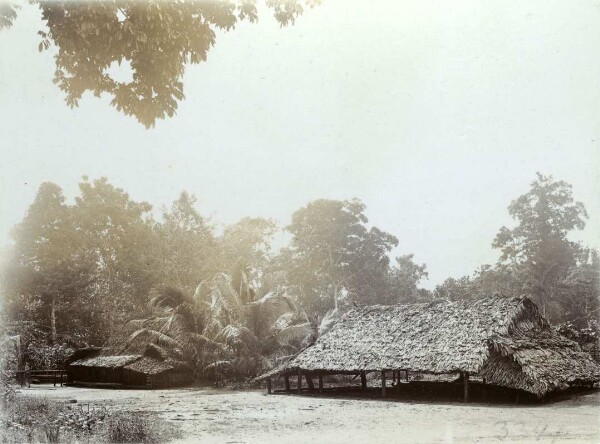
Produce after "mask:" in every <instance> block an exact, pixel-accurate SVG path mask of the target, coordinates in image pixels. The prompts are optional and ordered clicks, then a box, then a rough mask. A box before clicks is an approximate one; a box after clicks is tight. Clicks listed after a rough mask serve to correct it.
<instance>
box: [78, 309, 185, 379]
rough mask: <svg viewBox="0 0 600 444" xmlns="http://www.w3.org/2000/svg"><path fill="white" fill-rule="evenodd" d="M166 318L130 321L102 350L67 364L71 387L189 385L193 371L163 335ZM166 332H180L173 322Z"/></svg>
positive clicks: (179, 352)
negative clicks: (76, 385) (72, 383)
mask: <svg viewBox="0 0 600 444" xmlns="http://www.w3.org/2000/svg"><path fill="white" fill-rule="evenodd" d="M166 321H167V319H166V318H151V319H146V320H132V321H129V322H127V323H126V324H125V325H124V326H123V327H122V328H121V329H119V330H118V331H117V332H116V333H115V334H113V335H112V336H111V337H110V338H109V339H108V341H107V342H106V344H105V345H104V347H102V348H101V349H100V350H98V351H97V352H95V353H93V354H91V355H90V354H88V355H87V356H85V357H82V358H81V359H76V360H73V361H72V362H70V363H69V364H68V367H67V371H68V373H69V379H70V380H71V381H73V382H75V383H77V382H85V383H90V382H91V383H94V382H95V383H117V384H127V385H141V386H149V387H164V386H172V385H180V384H185V383H189V382H191V381H192V380H193V369H192V367H191V365H190V364H189V363H188V362H185V361H184V360H183V358H182V355H183V354H182V351H181V350H178V349H177V348H173V347H165V346H164V345H170V346H172V345H173V343H172V342H173V341H174V340H173V339H172V338H171V337H170V336H168V335H166V334H164V335H158V337H157V332H159V331H160V330H161V329H162V330H164V327H165V323H166ZM168 327H169V330H170V332H173V331H177V329H183V328H184V326H183V325H180V323H179V322H178V321H177V319H176V320H175V321H174V322H172V324H171V325H169V326H168Z"/></svg>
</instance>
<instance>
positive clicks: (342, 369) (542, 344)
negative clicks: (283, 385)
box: [260, 295, 599, 396]
mask: <svg viewBox="0 0 600 444" xmlns="http://www.w3.org/2000/svg"><path fill="white" fill-rule="evenodd" d="M298 370H301V371H304V372H323V373H358V372H360V371H380V370H408V371H411V372H420V373H434V374H444V373H445V374H447V373H459V372H468V373H470V374H479V375H480V376H483V377H486V379H487V381H488V382H489V383H492V384H496V385H503V386H506V387H512V388H516V389H522V390H526V391H529V392H531V393H533V394H535V395H537V396H543V395H544V394H546V393H548V392H550V391H554V390H560V389H564V388H567V387H568V386H570V385H574V384H580V383H582V384H586V383H590V382H594V381H596V380H597V379H598V376H599V370H598V366H597V364H596V363H595V362H594V361H593V359H592V358H591V357H590V355H589V354H587V353H585V352H583V351H582V350H581V348H580V347H579V345H577V344H576V343H575V342H573V341H571V340H569V339H567V338H564V337H562V336H560V335H559V334H557V333H556V332H554V331H553V330H552V329H551V328H550V326H549V325H548V323H547V322H546V320H545V319H544V318H543V317H542V316H541V315H540V313H539V311H538V309H537V307H536V305H535V304H534V303H533V302H532V301H531V300H530V299H528V298H526V297H522V298H505V297H502V296H500V295H494V296H492V297H489V298H485V299H479V300H465V301H457V302H450V301H439V302H432V303H429V304H413V305H396V306H382V305H376V306H367V307H359V308H356V309H354V310H351V311H350V312H348V313H347V314H346V315H344V316H343V317H342V318H341V319H340V320H339V321H338V322H337V323H336V324H335V325H334V326H333V328H332V329H331V330H330V331H329V332H328V333H326V334H325V335H323V336H322V337H321V338H319V339H318V340H317V341H316V342H315V343H314V345H312V346H311V347H308V348H307V349H305V350H304V351H303V352H301V353H300V354H298V356H296V357H295V358H294V359H291V360H290V361H289V362H287V363H286V364H285V366H283V367H279V368H276V369H273V370H271V371H270V372H268V373H266V374H265V375H263V376H261V377H260V378H261V379H264V378H267V377H270V376H273V375H275V374H281V373H295V372H297V371H298Z"/></svg>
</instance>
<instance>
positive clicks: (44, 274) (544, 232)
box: [1, 174, 600, 374]
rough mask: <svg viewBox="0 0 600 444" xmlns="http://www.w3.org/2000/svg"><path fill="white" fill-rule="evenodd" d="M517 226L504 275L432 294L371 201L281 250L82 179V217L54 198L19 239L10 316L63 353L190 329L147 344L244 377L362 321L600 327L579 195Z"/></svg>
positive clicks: (51, 187)
mask: <svg viewBox="0 0 600 444" xmlns="http://www.w3.org/2000/svg"><path fill="white" fill-rule="evenodd" d="M508 211H509V214H510V215H511V216H512V217H513V219H514V221H515V224H514V226H512V227H510V228H508V227H502V228H500V229H499V231H498V234H497V236H496V237H495V239H493V243H492V246H493V247H494V248H496V249H497V250H498V251H499V258H498V261H497V263H495V264H492V265H482V266H481V267H480V268H479V269H477V270H476V271H475V273H474V274H473V275H472V276H465V277H461V278H448V279H446V280H445V281H444V282H443V283H442V284H440V285H438V286H437V287H436V288H435V289H434V290H433V291H430V290H427V289H424V288H422V287H421V284H422V282H423V280H424V279H426V278H427V276H428V273H427V267H426V265H425V264H418V263H416V262H415V261H414V256H413V255H412V254H406V255H402V256H399V257H394V258H392V256H391V252H392V251H393V250H394V249H395V248H396V247H397V246H398V244H399V241H398V238H396V237H395V236H394V235H392V234H390V233H387V232H385V231H384V230H382V229H380V228H377V227H375V226H372V225H371V224H369V221H368V218H367V216H366V207H365V205H364V204H363V203H362V202H361V201H360V200H358V199H353V200H343V201H342V200H325V199H320V200H316V201H313V202H310V203H308V204H307V205H305V206H304V207H302V208H300V209H298V210H297V211H295V212H294V213H293V215H292V218H291V223H290V224H289V225H288V226H286V227H284V228H283V229H284V230H285V231H286V232H287V233H288V234H289V235H290V240H289V242H288V243H287V244H286V245H285V246H283V247H282V248H280V249H278V250H275V249H274V248H273V237H274V235H275V233H276V232H277V231H278V230H279V227H277V225H276V223H275V222H274V221H272V220H269V219H265V218H252V217H245V218H242V219H241V220H239V221H238V222H236V223H234V224H231V225H228V226H226V227H224V228H223V229H222V230H217V229H216V227H215V225H214V224H213V223H212V222H211V221H210V219H209V218H207V217H205V216H203V215H202V214H201V212H200V211H199V210H198V208H197V205H196V198H195V197H194V196H193V195H191V194H189V193H187V192H182V193H181V194H180V196H179V197H178V199H177V200H175V201H174V202H173V203H172V204H171V205H170V206H169V207H165V208H162V209H161V211H160V212H153V208H152V206H151V205H150V204H149V203H147V202H136V201H134V200H132V199H131V198H130V197H129V195H128V194H127V193H126V192H125V191H124V190H122V189H120V188H118V187H115V186H114V185H112V184H111V183H109V182H108V180H107V179H106V178H100V179H96V180H90V179H88V178H87V177H83V179H82V181H81V183H80V184H79V193H78V195H77V196H76V198H75V200H74V202H73V203H67V201H66V199H65V196H64V195H63V192H62V190H61V188H60V187H59V186H58V185H56V184H53V183H49V182H47V183H44V184H42V185H41V186H40V188H39V190H38V192H37V194H36V196H35V199H34V201H33V202H32V203H31V205H30V207H29V209H28V211H27V213H26V214H25V216H24V217H23V219H22V221H21V222H19V223H18V224H17V225H16V226H15V227H14V229H13V230H12V233H11V235H12V239H13V243H12V245H11V247H10V250H9V252H8V256H7V260H5V266H4V268H3V270H2V275H1V277H2V295H3V304H2V305H3V313H2V316H3V317H4V321H5V324H6V325H9V324H10V325H22V326H23V325H25V326H31V325H35V326H36V328H37V329H41V330H43V331H46V332H47V337H46V340H47V341H48V342H49V343H50V344H56V343H64V342H65V341H67V342H69V343H71V344H73V345H74V346H82V345H101V344H102V343H103V342H104V341H105V339H106V338H107V337H108V336H109V335H110V334H111V333H113V332H114V331H115V329H116V328H118V326H120V325H122V324H123V323H124V322H126V321H128V320H131V319H154V320H156V319H162V320H163V321H164V323H165V324H164V325H169V326H171V324H172V322H173V317H174V316H175V315H177V316H179V317H180V318H178V319H182V320H184V321H185V323H186V325H188V328H186V331H185V332H184V333H185V334H184V333H181V334H180V335H179V336H177V337H175V338H174V337H173V335H171V337H167V336H168V335H164V334H163V333H164V331H165V330H164V328H161V329H158V330H157V329H154V330H153V329H151V328H147V327H141V328H140V330H139V331H137V332H136V334H137V335H139V334H145V335H147V336H148V337H149V339H150V340H152V341H156V342H157V343H158V342H161V343H164V344H170V342H169V341H171V342H173V344H171V345H172V346H173V347H174V348H178V349H181V348H183V349H185V350H188V351H189V356H190V357H193V358H194V359H196V360H197V361H198V362H199V365H200V368H202V369H203V371H209V370H211V369H212V370H213V371H215V372H216V371H217V370H219V368H220V367H225V366H226V367H228V368H229V369H232V368H235V369H236V370H235V371H234V373H237V374H246V373H248V372H250V373H256V372H257V371H259V369H260V368H263V367H265V366H267V363H266V362H265V358H266V357H272V356H275V355H277V356H284V355H286V354H289V353H292V352H293V350H295V349H297V348H298V347H299V346H301V345H302V344H306V343H307V342H310V341H311V340H314V338H315V337H316V336H317V335H318V334H319V331H324V330H325V329H326V328H328V326H329V325H331V323H332V322H333V321H334V320H335V319H337V317H339V315H340V314H341V313H343V312H344V311H345V310H347V309H348V308H350V307H352V306H353V305H363V304H366V305H370V304H396V303H415V302H428V301H432V300H435V299H449V300H457V299H463V298H476V297H485V296H486V295H490V294H492V293H494V292H502V293H503V294H505V295H507V296H510V295H516V296H518V295H523V294H525V295H528V296H530V297H531V298H532V299H534V300H535V301H536V303H538V305H539V306H540V308H541V310H542V312H543V313H544V314H545V315H546V317H547V318H548V319H549V320H550V321H551V322H553V323H555V324H559V323H570V324H572V325H574V326H575V327H578V328H592V327H595V325H597V324H596V319H597V316H598V313H599V309H600V308H599V305H598V294H599V288H600V286H599V280H600V279H599V263H598V253H597V251H595V250H593V249H590V248H587V247H585V246H583V245H581V244H580V243H576V242H573V241H571V240H569V237H568V235H569V234H570V233H571V232H573V231H575V230H581V229H583V228H584V226H585V220H586V218H587V214H586V211H585V208H584V206H583V205H582V204H581V203H579V202H576V201H575V200H574V198H573V195H572V189H571V186H570V185H569V184H567V183H565V182H563V181H556V180H554V179H553V178H552V177H550V176H543V175H541V174H538V175H537V176H536V178H535V180H534V181H533V182H532V183H531V187H530V189H529V190H528V191H527V192H526V193H525V194H523V195H522V196H519V197H517V198H516V199H515V200H514V201H513V202H512V203H511V204H510V206H509V207H508ZM167 323H168V324H167ZM173 340H175V342H174V341H173ZM177 341H179V342H177ZM182 341H183V342H182ZM182 344H183V345H182ZM207 354H209V355H210V359H209V358H207ZM190 359H191V358H190ZM211 366H212V367H211Z"/></svg>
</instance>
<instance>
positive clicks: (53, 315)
mask: <svg viewBox="0 0 600 444" xmlns="http://www.w3.org/2000/svg"><path fill="white" fill-rule="evenodd" d="M50 340H51V341H52V345H54V344H56V295H55V294H53V295H52V304H51V306H50Z"/></svg>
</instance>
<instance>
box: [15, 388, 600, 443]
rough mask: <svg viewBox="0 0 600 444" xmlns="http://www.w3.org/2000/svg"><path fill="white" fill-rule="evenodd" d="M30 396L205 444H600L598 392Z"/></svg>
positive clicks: (86, 392)
mask: <svg viewBox="0 0 600 444" xmlns="http://www.w3.org/2000/svg"><path fill="white" fill-rule="evenodd" d="M20 392H21V393H22V394H23V395H24V396H44V397H47V398H51V399H56V400H64V401H66V400H72V399H76V400H77V401H78V404H84V405H85V404H90V406H92V407H93V406H97V405H104V406H107V407H112V408H123V409H128V410H132V411H148V412H156V413H158V414H159V416H160V417H161V418H164V419H166V420H168V421H172V422H173V423H174V424H177V425H178V426H180V428H181V432H182V434H181V436H182V438H181V442H202V443H265V442H277V443H308V442H319V443H321V442H323V443H348V442H362V443H366V442H369V443H371V442H373V443H380V442H384V441H386V442H394V443H464V442H466V443H473V442H485V443H489V442H492V443H496V442H511V443H512V442H525V443H530V442H535V443H540V442H551V443H563V442H571V443H600V408H599V407H600V393H591V394H586V395H580V396H576V397H571V398H569V399H565V400H562V401H557V402H553V403H549V404H541V405H515V404H493V405H492V404H481V403H479V404H477V403H473V404H462V403H454V402H445V403H442V402H434V401H428V402H424V401H418V402H416V401H412V402H411V401H400V400H394V399H386V400H382V399H368V398H360V397H356V396H355V397H348V396H346V397H343V396H340V395H335V396H332V395H328V396H324V395H323V396H306V395H302V396H297V395H288V394H273V395H267V394H266V391H265V390H244V391H229V390H216V389H215V390H212V389H194V388H188V389H170V390H110V389H97V388H76V387H56V388H55V387H52V386H47V385H42V386H32V387H31V388H23V389H20Z"/></svg>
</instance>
